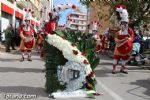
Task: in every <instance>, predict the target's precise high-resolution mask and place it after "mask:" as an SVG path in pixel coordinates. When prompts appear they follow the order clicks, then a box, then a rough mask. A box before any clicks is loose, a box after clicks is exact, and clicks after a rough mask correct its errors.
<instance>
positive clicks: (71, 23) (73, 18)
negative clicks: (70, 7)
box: [66, 12, 87, 32]
mask: <svg viewBox="0 0 150 100" xmlns="http://www.w3.org/2000/svg"><path fill="white" fill-rule="evenodd" d="M86 26H87V15H86V14H83V13H79V12H72V13H70V14H69V15H68V17H67V22H66V27H67V28H69V29H71V30H79V31H82V32H85V31H86Z"/></svg>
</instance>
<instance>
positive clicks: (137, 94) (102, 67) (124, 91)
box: [0, 52, 150, 100]
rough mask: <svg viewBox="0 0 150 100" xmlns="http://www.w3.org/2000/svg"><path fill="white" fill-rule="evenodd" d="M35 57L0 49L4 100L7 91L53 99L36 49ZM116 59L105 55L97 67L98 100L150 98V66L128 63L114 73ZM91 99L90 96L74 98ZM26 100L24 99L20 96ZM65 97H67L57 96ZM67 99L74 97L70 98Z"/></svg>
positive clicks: (0, 96)
mask: <svg viewBox="0 0 150 100" xmlns="http://www.w3.org/2000/svg"><path fill="white" fill-rule="evenodd" d="M32 57H33V61H32V62H29V61H24V62H20V61H19V59H20V54H19V53H18V52H12V53H0V100H7V99H6V98H5V97H7V96H8V95H7V94H15V95H16V94H20V95H21V94H29V95H35V96H36V97H35V98H31V99H28V100H51V99H52V98H49V96H48V94H47V93H46V92H45V88H44V85H45V73H43V72H42V70H43V69H44V61H42V60H41V59H40V57H39V55H37V54H36V52H34V54H33V56H32ZM111 67H112V59H111V58H109V57H107V56H106V55H101V59H100V64H99V66H98V67H97V68H96V69H95V72H96V77H97V92H98V93H100V94H101V95H100V96H96V98H95V99H96V100H150V70H148V68H147V67H149V66H127V67H128V72H129V74H122V73H119V68H120V66H117V70H118V72H117V74H115V75H113V74H111ZM71 99H72V100H78V99H80V100H90V98H71ZM19 100H24V99H19ZM56 100H63V99H56ZM65 100H70V98H67V99H65Z"/></svg>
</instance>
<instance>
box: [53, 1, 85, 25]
mask: <svg viewBox="0 0 150 100" xmlns="http://www.w3.org/2000/svg"><path fill="white" fill-rule="evenodd" d="M59 4H75V5H76V6H78V7H79V8H81V9H83V12H86V8H85V7H83V5H81V4H80V2H79V0H54V6H56V5H59ZM72 11H73V10H70V9H69V10H66V11H64V12H62V13H61V16H60V20H59V24H65V23H66V16H67V15H68V14H69V13H70V12H72Z"/></svg>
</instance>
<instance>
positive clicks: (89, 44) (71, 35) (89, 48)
mask: <svg viewBox="0 0 150 100" xmlns="http://www.w3.org/2000/svg"><path fill="white" fill-rule="evenodd" d="M56 34H57V35H60V36H63V37H64V38H65V39H66V40H68V41H70V42H71V43H75V44H76V45H77V48H78V49H79V50H80V51H81V52H84V53H85V56H86V58H87V59H88V61H89V63H90V65H91V68H92V70H94V69H95V68H96V66H97V65H98V64H99V58H96V55H95V52H94V51H96V44H95V42H94V40H93V39H92V38H91V37H89V36H88V35H86V34H83V33H81V32H80V31H78V32H75V31H71V32H57V31H56Z"/></svg>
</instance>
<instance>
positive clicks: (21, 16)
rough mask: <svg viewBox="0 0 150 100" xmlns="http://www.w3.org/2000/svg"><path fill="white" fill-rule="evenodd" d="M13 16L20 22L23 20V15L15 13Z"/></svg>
mask: <svg viewBox="0 0 150 100" xmlns="http://www.w3.org/2000/svg"><path fill="white" fill-rule="evenodd" d="M15 16H16V17H17V18H19V19H21V20H23V14H21V13H20V12H18V11H16V12H15Z"/></svg>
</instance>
